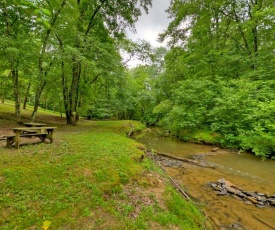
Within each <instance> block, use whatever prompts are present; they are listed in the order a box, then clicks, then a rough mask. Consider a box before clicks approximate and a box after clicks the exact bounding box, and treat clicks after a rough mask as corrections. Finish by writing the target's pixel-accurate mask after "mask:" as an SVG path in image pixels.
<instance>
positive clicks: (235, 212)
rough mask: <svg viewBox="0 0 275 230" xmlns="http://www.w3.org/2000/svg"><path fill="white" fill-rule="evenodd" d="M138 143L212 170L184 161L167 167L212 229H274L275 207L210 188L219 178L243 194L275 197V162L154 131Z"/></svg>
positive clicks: (141, 138) (140, 138)
mask: <svg viewBox="0 0 275 230" xmlns="http://www.w3.org/2000/svg"><path fill="white" fill-rule="evenodd" d="M136 138H137V141H138V142H140V143H142V144H144V145H145V146H146V148H147V149H148V150H149V151H153V150H154V151H156V152H160V153H165V154H168V155H173V156H176V157H184V158H191V159H196V160H202V161H203V162H207V163H209V164H214V165H215V168H209V167H208V168H207V167H201V166H197V165H193V164H189V163H187V162H181V163H180V166H179V165H177V166H176V167H173V165H169V164H166V165H164V168H165V170H166V172H167V173H168V174H169V175H170V176H171V177H172V178H173V179H174V180H176V181H177V183H179V184H180V185H181V186H182V187H183V188H184V190H185V191H186V192H187V193H188V194H189V196H190V197H191V198H193V200H194V201H195V202H196V203H197V204H199V208H200V209H201V210H202V211H203V212H204V213H205V214H206V216H207V217H208V218H209V219H210V221H211V222H212V225H213V228H214V229H222V230H226V229H251V230H265V229H266V230H269V229H271V230H273V229H274V230H275V207H273V206H272V205H270V206H264V207H260V208H259V207H257V206H256V205H254V204H252V203H249V202H244V200H242V199H241V198H240V197H238V196H234V195H232V194H228V195H225V196H218V195H217V191H215V190H213V188H211V186H209V182H216V181H218V180H219V179H221V178H224V179H225V180H227V181H230V182H231V183H232V184H234V185H236V186H238V187H239V188H242V189H243V190H245V191H251V192H255V193H264V194H267V196H269V195H275V161H274V160H273V161H272V160H269V159H266V160H264V161H262V160H261V158H259V157H256V156H254V155H252V154H248V153H238V152H233V151H229V150H226V149H219V150H218V151H216V152H212V151H211V150H213V148H214V147H213V146H209V145H200V144H194V143H186V142H182V141H179V140H175V139H172V138H168V137H163V136H162V135H160V134H159V132H156V131H154V130H148V131H147V132H146V134H145V135H144V134H143V135H140V136H137V137H136Z"/></svg>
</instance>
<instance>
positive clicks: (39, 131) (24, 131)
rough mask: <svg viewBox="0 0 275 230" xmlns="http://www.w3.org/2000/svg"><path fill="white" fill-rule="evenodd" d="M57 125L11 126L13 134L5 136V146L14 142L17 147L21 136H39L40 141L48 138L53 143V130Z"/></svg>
mask: <svg viewBox="0 0 275 230" xmlns="http://www.w3.org/2000/svg"><path fill="white" fill-rule="evenodd" d="M56 128H57V127H45V126H43V127H19V128H13V129H12V130H13V132H14V133H15V135H11V136H7V147H10V146H11V145H12V144H13V143H15V148H17V149H18V148H19V146H20V139H21V137H39V138H40V139H41V141H42V142H45V139H46V138H47V139H49V140H50V143H53V132H54V130H55V129H56Z"/></svg>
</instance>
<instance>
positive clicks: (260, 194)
mask: <svg viewBox="0 0 275 230" xmlns="http://www.w3.org/2000/svg"><path fill="white" fill-rule="evenodd" d="M257 195H258V196H265V194H264V193H262V192H257Z"/></svg>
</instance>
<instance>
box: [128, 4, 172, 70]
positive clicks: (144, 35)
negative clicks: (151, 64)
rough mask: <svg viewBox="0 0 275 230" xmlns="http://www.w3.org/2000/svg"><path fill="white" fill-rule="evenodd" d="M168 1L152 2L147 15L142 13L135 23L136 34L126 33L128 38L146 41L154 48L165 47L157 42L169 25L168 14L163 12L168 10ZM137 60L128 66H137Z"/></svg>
mask: <svg viewBox="0 0 275 230" xmlns="http://www.w3.org/2000/svg"><path fill="white" fill-rule="evenodd" d="M169 4H170V0H153V1H152V8H150V9H149V13H148V14H146V13H143V14H142V16H141V17H140V18H139V20H138V22H137V23H136V31H137V33H136V34H133V33H132V32H129V33H128V36H129V38H130V39H132V40H133V41H137V40H139V39H143V40H146V41H148V42H150V43H151V45H153V46H154V47H158V46H165V43H159V42H157V39H158V34H160V33H162V32H163V31H164V30H165V29H166V28H167V26H168V24H169V18H168V14H167V13H166V12H165V10H167V9H168V7H169ZM139 63H140V62H138V61H137V60H133V61H130V62H129V63H127V64H128V66H130V67H133V66H135V65H137V64H139Z"/></svg>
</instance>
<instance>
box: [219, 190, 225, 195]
mask: <svg viewBox="0 0 275 230" xmlns="http://www.w3.org/2000/svg"><path fill="white" fill-rule="evenodd" d="M226 194H227V190H222V191H220V192H219V193H217V195H218V196H225V195H226Z"/></svg>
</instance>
